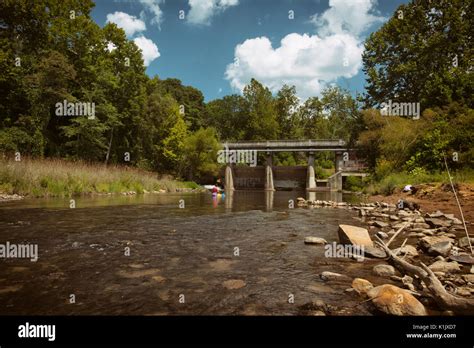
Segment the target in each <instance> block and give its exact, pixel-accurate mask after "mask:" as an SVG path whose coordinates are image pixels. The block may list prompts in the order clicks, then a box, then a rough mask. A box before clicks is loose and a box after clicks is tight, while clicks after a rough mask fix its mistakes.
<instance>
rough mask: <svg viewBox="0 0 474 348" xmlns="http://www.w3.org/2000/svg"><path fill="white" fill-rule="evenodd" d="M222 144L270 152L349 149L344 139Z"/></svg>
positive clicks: (235, 148) (232, 148)
mask: <svg viewBox="0 0 474 348" xmlns="http://www.w3.org/2000/svg"><path fill="white" fill-rule="evenodd" d="M222 145H223V146H224V147H225V148H227V149H229V150H257V151H269V152H283V151H295V152H300V151H301V152H308V151H347V150H349V149H347V148H346V142H345V141H344V140H342V139H336V140H334V139H322V140H266V141H237V142H226V143H223V144H222Z"/></svg>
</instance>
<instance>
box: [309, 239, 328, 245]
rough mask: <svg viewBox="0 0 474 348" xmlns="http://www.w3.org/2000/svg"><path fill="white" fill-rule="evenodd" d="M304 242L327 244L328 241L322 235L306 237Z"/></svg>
mask: <svg viewBox="0 0 474 348" xmlns="http://www.w3.org/2000/svg"><path fill="white" fill-rule="evenodd" d="M304 244H313V245H324V244H327V241H326V239H324V238H320V237H306V238H305V239H304Z"/></svg>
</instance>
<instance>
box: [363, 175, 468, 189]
mask: <svg viewBox="0 0 474 348" xmlns="http://www.w3.org/2000/svg"><path fill="white" fill-rule="evenodd" d="M451 176H452V177H453V182H454V183H469V184H473V183H474V170H472V169H463V170H459V171H455V172H453V171H452V172H451ZM428 183H431V184H436V183H438V184H443V183H449V178H448V174H447V173H446V172H434V173H428V172H425V171H420V172H411V173H409V172H398V173H391V174H389V175H386V176H384V177H383V178H382V179H380V180H379V181H369V182H368V183H367V185H366V186H365V188H364V189H363V192H364V193H368V194H383V195H390V194H392V193H393V192H394V191H395V189H397V188H398V189H402V188H403V187H404V186H405V185H419V184H428Z"/></svg>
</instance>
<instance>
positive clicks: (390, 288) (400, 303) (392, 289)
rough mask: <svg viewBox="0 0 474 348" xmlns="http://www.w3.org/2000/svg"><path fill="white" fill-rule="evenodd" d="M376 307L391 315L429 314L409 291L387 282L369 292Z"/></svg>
mask: <svg viewBox="0 0 474 348" xmlns="http://www.w3.org/2000/svg"><path fill="white" fill-rule="evenodd" d="M367 295H368V296H369V298H371V299H372V303H373V304H374V305H375V307H376V308H377V309H378V310H379V311H382V312H384V313H386V314H391V315H417V316H421V315H427V314H428V313H427V312H426V309H425V307H424V306H423V304H422V303H421V302H420V301H418V300H417V299H416V298H415V297H414V296H413V295H412V294H410V293H409V292H408V291H406V290H404V289H401V288H399V287H397V286H394V285H390V284H385V285H380V286H377V287H375V288H373V289H371V290H369V291H368V292H367Z"/></svg>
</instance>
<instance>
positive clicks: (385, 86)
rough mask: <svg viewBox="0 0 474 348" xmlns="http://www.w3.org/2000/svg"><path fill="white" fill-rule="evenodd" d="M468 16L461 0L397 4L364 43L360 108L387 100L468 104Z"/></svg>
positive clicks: (472, 88) (473, 86)
mask: <svg viewBox="0 0 474 348" xmlns="http://www.w3.org/2000/svg"><path fill="white" fill-rule="evenodd" d="M473 14H474V11H473V9H472V2H469V1H463V0H452V1H436V2H432V1H414V2H411V3H409V4H407V5H401V6H400V7H399V8H398V9H397V11H395V13H394V16H392V18H391V19H390V20H389V21H388V22H386V23H385V24H384V25H383V26H382V27H381V28H380V29H379V30H378V31H377V32H374V33H372V34H370V36H369V37H368V39H367V40H366V42H365V52H364V54H363V56H362V59H363V63H364V72H365V73H366V74H367V87H366V89H367V93H366V96H365V103H366V107H372V106H378V105H379V104H380V103H382V102H388V101H389V100H393V101H402V102H420V104H421V109H422V110H424V109H425V108H429V107H436V106H438V107H443V106H444V105H447V104H449V103H451V102H453V101H455V102H459V103H461V104H464V105H468V106H469V107H471V108H473V107H474V101H473V98H472V95H473V94H474V79H473V78H472V66H473V59H474V57H473V53H474V48H473V46H472V27H473Z"/></svg>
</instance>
